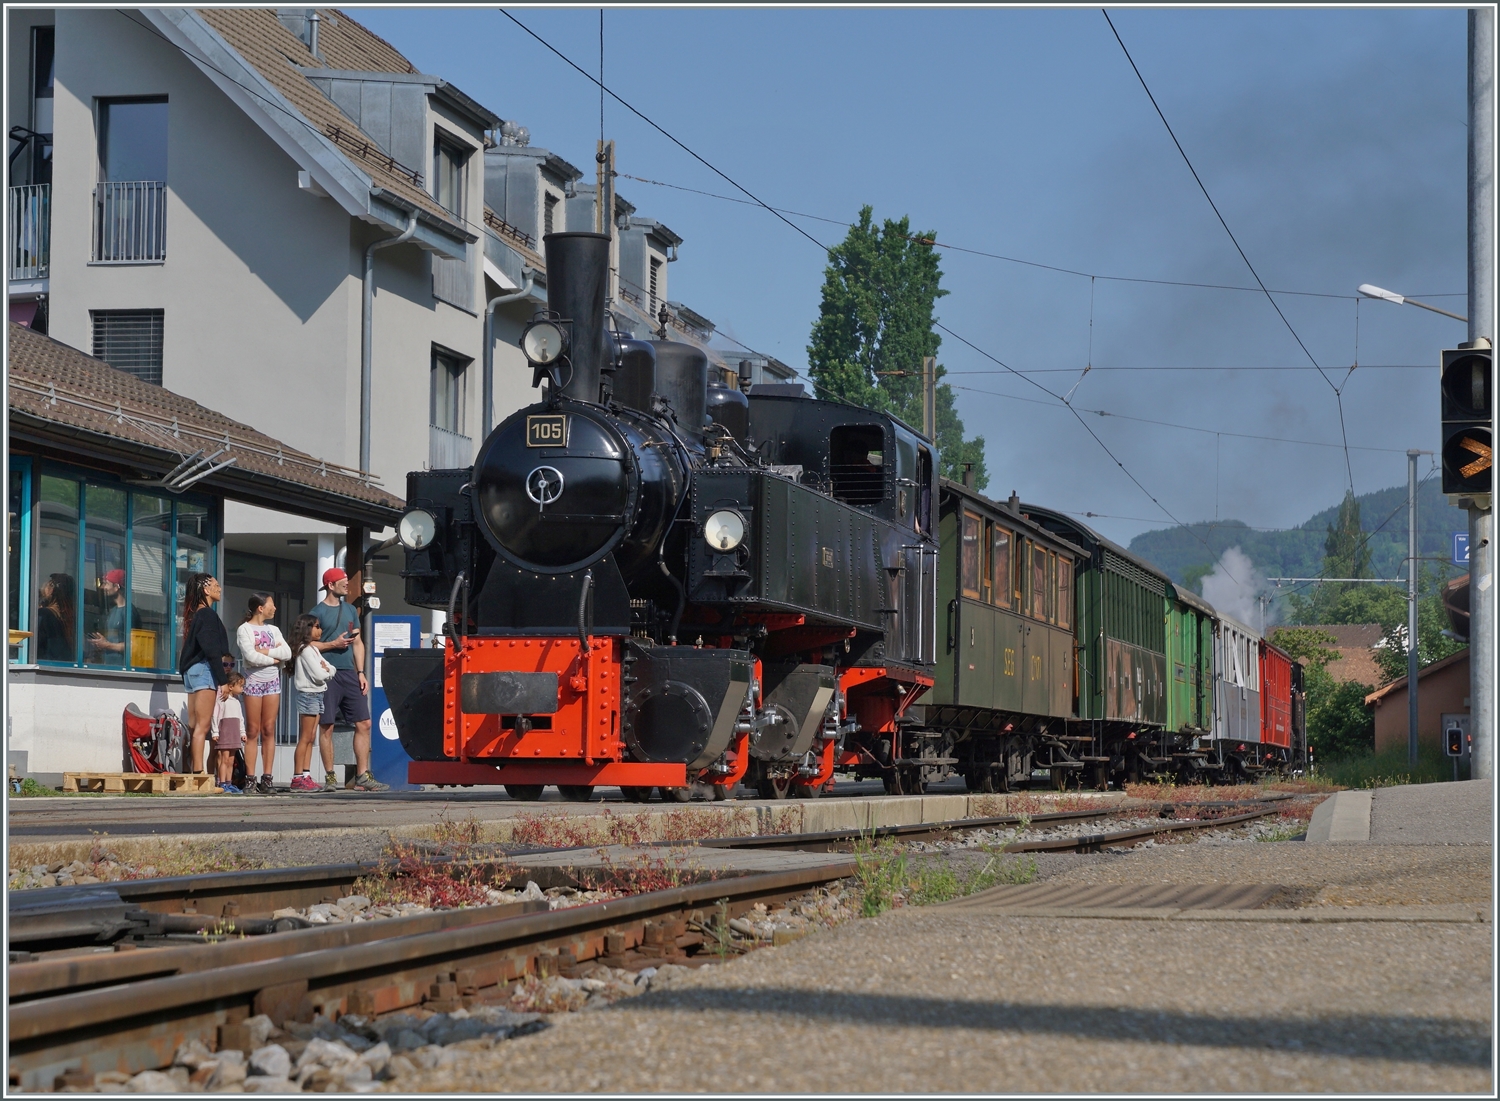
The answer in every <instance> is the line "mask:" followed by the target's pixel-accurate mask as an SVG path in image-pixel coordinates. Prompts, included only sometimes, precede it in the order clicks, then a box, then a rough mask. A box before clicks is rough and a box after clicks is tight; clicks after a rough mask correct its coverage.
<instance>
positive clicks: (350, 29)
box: [270, 8, 417, 73]
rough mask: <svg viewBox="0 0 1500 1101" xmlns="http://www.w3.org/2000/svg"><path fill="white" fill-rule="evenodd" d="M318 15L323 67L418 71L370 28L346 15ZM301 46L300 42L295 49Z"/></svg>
mask: <svg viewBox="0 0 1500 1101" xmlns="http://www.w3.org/2000/svg"><path fill="white" fill-rule="evenodd" d="M320 14H321V15H322V17H323V20H322V22H321V23H320V24H319V26H318V52H319V53H320V54H322V55H323V63H324V64H325V65H327V66H328V67H329V68H330V69H358V70H360V71H362V72H367V73H414V72H416V71H417V69H416V66H414V65H413V64H412V63H411V62H410V61H408V60H407V59H406V58H405V57H404V56H402V54H401V51H400V50H398V49H396V47H395V46H392V45H391V44H390V43H389V42H387V41H386V40H385V39H383V38H381V37H380V36H379V35H378V34H376V33H375V32H374V31H372V30H370V28H369V27H366V26H364V25H363V24H361V23H359V22H356V21H355V20H353V19H351V18H350V17H349V16H348V14H347V13H345V12H342V11H340V10H339V9H338V8H334V9H333V10H331V11H324V12H321V13H320ZM270 15H271V18H273V19H275V18H276V13H275V11H274V10H273V11H271V12H270ZM330 16H331V17H332V18H330ZM293 37H295V36H293ZM300 44H301V43H300V42H299V43H298V45H300ZM309 56H310V55H309ZM300 64H303V65H316V64H317V61H315V60H309V61H304V62H300Z"/></svg>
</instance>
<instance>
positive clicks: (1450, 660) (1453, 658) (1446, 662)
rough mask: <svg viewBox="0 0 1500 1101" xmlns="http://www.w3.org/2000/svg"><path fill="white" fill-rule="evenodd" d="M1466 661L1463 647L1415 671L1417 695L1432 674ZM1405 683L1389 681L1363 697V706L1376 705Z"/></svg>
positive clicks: (1398, 679)
mask: <svg viewBox="0 0 1500 1101" xmlns="http://www.w3.org/2000/svg"><path fill="white" fill-rule="evenodd" d="M1468 660H1469V648H1468V647H1467V646H1465V647H1464V648H1463V649H1462V650H1459V651H1458V652H1457V653H1454V654H1449V655H1448V656H1447V657H1445V658H1441V659H1439V660H1437V661H1435V662H1433V663H1432V664H1431V665H1424V666H1423V667H1422V668H1421V669H1419V670H1417V695H1418V696H1420V695H1421V694H1422V682H1423V681H1424V680H1426V679H1427V678H1428V676H1430V675H1431V674H1433V673H1437V672H1440V671H1441V670H1443V669H1447V668H1448V667H1449V666H1450V665H1457V664H1458V663H1459V662H1461V661H1462V662H1465V663H1467V662H1468ZM1406 682H1407V678H1406V677H1397V678H1396V679H1395V680H1393V681H1391V683H1390V684H1387V685H1385V686H1384V687H1383V688H1379V689H1377V690H1376V691H1374V692H1371V693H1370V694H1369V695H1368V696H1366V697H1365V706H1366V707H1368V706H1370V705H1371V704H1378V703H1380V702H1381V701H1382V700H1383V699H1385V698H1386V697H1387V696H1389V695H1390V694H1391V693H1392V692H1398V691H1402V690H1404V689H1405V688H1406Z"/></svg>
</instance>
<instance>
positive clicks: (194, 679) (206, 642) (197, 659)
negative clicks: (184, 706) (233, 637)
mask: <svg viewBox="0 0 1500 1101" xmlns="http://www.w3.org/2000/svg"><path fill="white" fill-rule="evenodd" d="M222 595H223V590H222V589H221V588H220V586H219V579H218V578H217V577H215V576H214V575H213V574H211V573H192V574H188V579H187V594H186V595H185V596H184V597H183V599H182V622H183V624H184V626H183V632H182V652H181V655H180V656H179V657H178V659H177V671H178V672H179V673H181V674H182V682H183V684H184V685H185V686H186V687H187V691H188V726H189V727H190V728H191V730H192V735H193V762H192V763H193V771H194V772H202V771H203V742H204V739H205V738H206V737H207V736H208V728H209V725H210V724H211V723H212V722H213V717H214V704H215V703H216V702H217V701H218V700H220V699H223V698H224V696H225V694H226V693H225V691H224V685H225V684H226V683H227V682H228V679H229V667H230V664H231V662H232V660H233V659H232V657H231V655H230V653H229V632H227V631H226V630H224V621H223V620H221V619H220V618H219V614H218V613H217V612H215V611H214V607H213V606H214V605H215V604H216V603H218V600H219V597H220V596H222Z"/></svg>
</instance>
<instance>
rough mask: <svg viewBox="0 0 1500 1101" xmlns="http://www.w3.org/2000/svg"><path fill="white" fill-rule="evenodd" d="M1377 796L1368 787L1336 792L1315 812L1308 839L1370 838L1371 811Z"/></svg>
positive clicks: (1317, 840)
mask: <svg viewBox="0 0 1500 1101" xmlns="http://www.w3.org/2000/svg"><path fill="white" fill-rule="evenodd" d="M1374 795H1375V793H1374V792H1373V791H1371V790H1369V789H1365V790H1362V791H1336V792H1334V793H1333V795H1331V796H1330V797H1329V798H1327V799H1325V800H1323V802H1321V803H1319V804H1318V806H1317V809H1316V810H1314V811H1313V816H1312V821H1311V822H1309V823H1308V826H1307V840H1308V841H1311V842H1325V841H1368V840H1370V812H1371V809H1372V808H1373V807H1374V803H1375V800H1374Z"/></svg>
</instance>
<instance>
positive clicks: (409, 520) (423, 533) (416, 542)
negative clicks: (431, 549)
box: [396, 508, 437, 551]
mask: <svg viewBox="0 0 1500 1101" xmlns="http://www.w3.org/2000/svg"><path fill="white" fill-rule="evenodd" d="M436 534H437V521H436V520H434V519H433V518H432V513H430V512H428V511H427V510H426V509H422V508H414V509H412V510H411V511H410V512H408V513H406V515H404V516H402V517H401V522H400V523H399V524H398V525H397V526H396V538H398V539H400V540H401V545H402V546H403V547H405V548H406V549H407V550H414V551H416V550H421V549H422V548H423V547H426V546H428V545H430V544H431V543H432V538H433V536H434V535H436Z"/></svg>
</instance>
